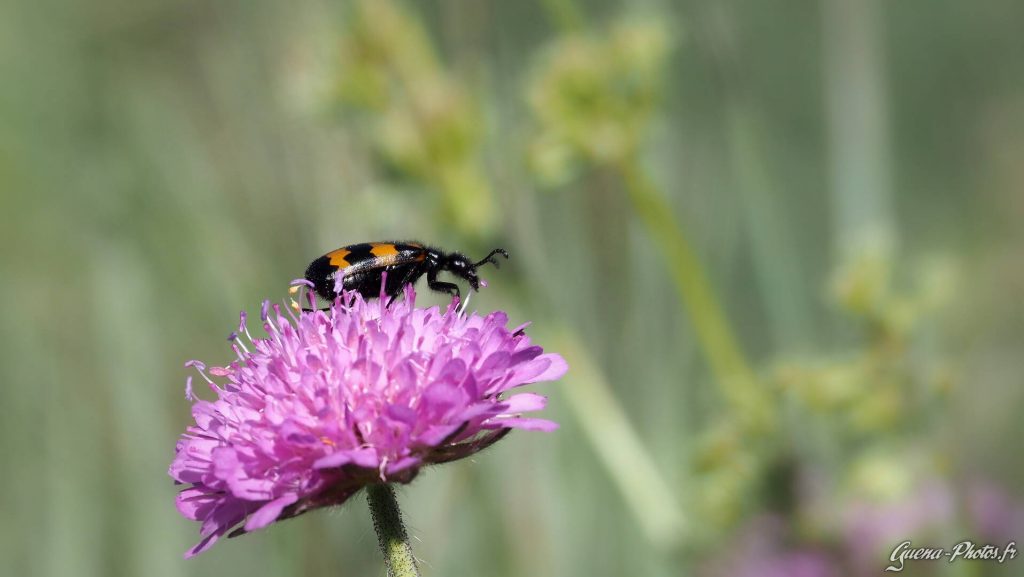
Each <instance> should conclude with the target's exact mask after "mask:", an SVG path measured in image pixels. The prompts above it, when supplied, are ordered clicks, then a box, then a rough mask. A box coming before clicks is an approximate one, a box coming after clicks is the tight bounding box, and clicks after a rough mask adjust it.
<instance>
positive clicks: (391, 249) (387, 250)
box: [370, 242, 398, 256]
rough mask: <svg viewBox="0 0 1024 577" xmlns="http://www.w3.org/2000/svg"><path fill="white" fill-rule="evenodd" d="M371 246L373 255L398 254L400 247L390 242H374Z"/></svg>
mask: <svg viewBox="0 0 1024 577" xmlns="http://www.w3.org/2000/svg"><path fill="white" fill-rule="evenodd" d="M371 246H372V247H373V248H371V249H370V254H372V255H373V256H389V255H396V254H398V249H397V248H395V245H393V244H391V243H389V242H384V243H373V244H372V245H371Z"/></svg>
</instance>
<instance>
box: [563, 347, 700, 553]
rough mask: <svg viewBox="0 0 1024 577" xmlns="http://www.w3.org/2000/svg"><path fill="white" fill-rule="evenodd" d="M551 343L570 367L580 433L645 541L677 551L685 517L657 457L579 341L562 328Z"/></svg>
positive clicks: (569, 382)
mask: <svg viewBox="0 0 1024 577" xmlns="http://www.w3.org/2000/svg"><path fill="white" fill-rule="evenodd" d="M551 341H552V342H553V343H554V344H555V346H556V348H557V349H558V350H559V351H561V352H562V355H563V356H564V357H565V359H566V360H567V361H568V362H569V365H570V366H571V367H572V371H571V372H570V373H569V375H567V376H566V378H565V384H566V386H565V391H566V395H567V396H568V400H569V403H568V404H569V407H570V408H571V409H572V411H573V413H574V414H575V416H576V419H577V420H578V421H579V423H580V424H581V425H582V427H583V432H584V433H585V434H586V436H587V438H588V439H589V440H590V443H591V445H593V447H594V450H595V451H596V452H597V455H598V457H599V458H600V459H601V462H603V463H604V465H605V467H606V468H607V469H608V471H609V472H610V473H611V476H612V480H613V481H614V482H615V484H616V485H617V486H618V488H619V490H620V491H622V494H623V496H624V497H625V499H626V502H627V503H628V505H629V508H630V510H631V511H632V512H633V513H634V515H635V516H636V519H637V521H638V522H639V523H640V526H641V527H642V528H643V530H644V533H645V535H646V536H647V538H648V539H649V540H650V541H651V542H652V543H655V544H656V545H658V546H659V547H662V548H663V549H672V548H675V547H676V546H678V545H679V544H680V542H681V538H682V537H683V533H684V531H685V529H686V525H687V524H686V519H685V517H684V515H683V512H682V508H681V506H680V504H679V501H678V500H677V499H676V497H675V495H674V493H673V492H672V490H671V489H670V488H669V485H668V483H666V482H665V479H664V477H663V476H662V474H661V473H660V472H659V471H658V468H657V467H656V466H655V459H654V458H653V456H652V455H651V454H650V452H649V451H648V450H647V447H646V446H645V445H644V443H643V442H642V441H641V440H640V437H639V436H638V435H637V433H636V430H635V429H634V428H633V426H632V425H631V424H630V422H629V417H627V416H626V413H625V411H624V410H623V409H622V406H621V404H620V403H619V402H618V400H617V399H616V398H615V395H614V394H613V393H612V388H611V386H610V385H609V384H608V382H607V380H606V379H605V378H604V375H603V374H602V371H601V369H600V368H598V366H597V364H596V363H595V362H594V360H593V359H592V358H591V357H590V355H589V354H588V353H587V350H586V347H585V346H583V344H582V343H581V342H580V339H579V337H578V336H577V335H575V334H574V333H573V332H571V331H569V330H567V329H562V330H561V331H559V332H557V333H555V334H554V335H553V338H552V339H551Z"/></svg>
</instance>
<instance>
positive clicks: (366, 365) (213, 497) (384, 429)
mask: <svg viewBox="0 0 1024 577" xmlns="http://www.w3.org/2000/svg"><path fill="white" fill-rule="evenodd" d="M415 296H416V294H415V291H413V289H412V287H407V288H406V292H405V299H403V300H397V301H395V302H394V303H392V305H391V306H390V307H386V306H384V305H385V303H386V302H387V299H386V298H384V299H373V300H368V301H367V300H364V299H362V297H360V296H359V295H357V294H345V295H344V297H343V298H340V299H338V300H336V301H335V302H334V304H333V305H332V306H331V307H330V309H328V310H327V311H313V312H301V313H297V314H293V313H292V312H291V310H288V309H285V310H286V312H287V316H286V315H285V314H282V312H281V307H280V306H278V305H275V306H274V307H273V313H272V314H271V311H270V307H269V305H268V303H264V306H263V310H262V314H261V315H260V316H261V319H262V320H263V329H264V330H265V331H266V333H267V335H268V338H253V337H251V336H250V335H249V333H248V330H247V328H246V326H245V313H242V321H241V326H240V328H239V332H240V333H241V334H242V335H243V336H244V337H245V339H244V340H248V341H250V342H251V349H250V348H249V347H247V346H246V345H245V343H244V340H243V339H241V338H237V339H235V338H233V344H232V346H233V348H234V350H235V353H236V355H237V357H238V358H237V360H235V361H232V362H231V364H230V365H228V366H226V367H212V368H210V369H209V371H208V372H209V374H211V375H213V376H214V377H220V378H221V379H222V380H224V381H226V382H224V383H222V384H221V383H216V382H214V381H213V380H211V379H210V378H209V377H208V376H207V371H206V370H205V366H204V365H203V364H202V363H200V362H198V361H190V362H189V363H187V364H188V365H190V366H194V367H196V368H197V369H199V371H200V374H202V376H203V377H204V378H206V380H207V381H208V382H209V383H210V387H211V388H212V389H213V390H214V391H215V392H216V394H217V400H215V401H212V402H210V401H203V400H196V401H195V403H194V404H193V406H192V415H193V417H194V418H195V424H194V425H192V426H190V427H188V429H187V431H186V433H185V434H184V435H183V436H182V438H181V440H180V441H179V442H178V445H177V449H176V456H175V458H174V462H173V463H171V467H170V470H169V473H170V475H171V477H173V478H174V479H175V481H177V482H179V483H185V484H188V485H190V486H189V487H188V488H186V489H183V490H182V491H181V492H180V493H179V494H178V498H177V506H178V510H179V511H180V512H181V514H182V515H184V516H185V517H187V518H189V519H192V520H195V521H199V522H201V523H202V526H201V529H200V534H201V536H202V540H201V541H200V542H199V543H198V544H197V545H195V546H194V547H193V548H192V549H190V550H189V551H188V552H187V553H186V557H191V556H193V555H196V554H198V553H201V552H202V551H205V550H206V549H208V548H209V547H211V546H212V545H213V544H214V543H215V542H216V541H217V540H218V539H219V538H220V537H221V536H223V535H224V534H225V533H228V532H229V531H232V529H234V531H232V532H231V534H230V535H229V536H235V535H238V534H242V533H245V532H249V531H254V530H256V529H261V528H263V527H266V526H267V525H269V524H270V523H272V522H274V521H276V520H280V519H286V518H289V517H294V516H296V515H300V514H302V513H305V512H307V511H310V510H313V509H317V508H320V507H327V506H330V505H337V504H340V503H342V502H344V501H345V500H346V499H348V498H349V497H351V496H352V495H353V494H354V493H355V492H357V491H358V490H359V489H360V488H361V487H363V486H364V485H367V484H370V483H379V482H397V483H408V482H410V481H411V480H412V479H413V478H414V477H415V476H416V474H417V472H418V471H419V469H420V468H421V467H423V466H425V465H428V464H431V463H445V462H448V461H454V460H455V459H461V458H463V457H466V456H469V455H472V454H474V453H476V452H478V451H480V450H482V449H484V448H486V447H488V446H490V445H491V444H493V443H494V442H495V441H497V440H499V439H500V438H501V437H503V436H504V435H505V434H506V433H508V432H509V431H510V430H511V429H513V428H519V429H527V430H537V431H551V430H554V429H555V428H557V427H558V425H557V424H556V423H553V422H551V421H546V420H543V419H537V418H527V417H522V416H521V413H526V412H531V411H537V410H540V409H542V408H544V406H545V404H546V401H547V399H546V398H545V397H542V396H540V395H537V394H534V393H520V394H514V395H508V396H505V393H506V392H507V391H509V390H510V389H513V388H515V387H518V386H521V385H525V384H527V383H534V382H538V381H550V380H554V379H558V378H559V377H561V376H562V375H563V374H564V373H565V371H566V369H567V368H568V367H567V365H566V363H565V361H564V360H563V359H562V357H560V356H558V355H556V354H544V353H543V350H542V349H541V348H540V347H538V346H534V345H531V344H530V339H529V337H527V336H526V334H525V333H524V329H525V327H526V325H523V326H520V327H518V328H514V329H508V328H506V325H507V323H508V317H507V316H506V315H505V313H503V312H494V313H491V314H489V315H487V316H483V317H482V316H479V315H477V314H475V313H474V314H470V315H465V314H462V313H461V312H460V311H458V310H457V309H456V304H457V302H454V301H453V303H452V305H451V306H449V307H448V309H447V310H446V311H445V312H443V313H442V312H441V311H440V310H439V309H438V307H432V308H429V309H423V308H416V307H415ZM186 396H187V397H188V398H189V399H194V396H193V395H192V388H191V379H189V384H188V385H187V386H186ZM236 527H237V528H236Z"/></svg>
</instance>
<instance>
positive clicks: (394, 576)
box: [366, 483, 420, 577]
mask: <svg viewBox="0 0 1024 577" xmlns="http://www.w3.org/2000/svg"><path fill="white" fill-rule="evenodd" d="M366 500H367V502H369V504H370V514H371V515H372V516H373V528H374V530H376V531H377V541H378V542H379V543H380V551H381V553H383V554H384V563H385V564H386V565H387V567H388V577H419V574H420V572H419V570H418V569H416V558H415V557H413V554H412V547H410V546H409V535H408V534H407V533H406V532H405V525H404V524H402V512H401V510H400V509H399V508H398V499H397V498H396V497H395V490H394V489H392V488H391V485H389V484H386V483H374V484H372V485H369V486H368V487H367V488H366Z"/></svg>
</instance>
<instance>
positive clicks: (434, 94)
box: [338, 0, 495, 235]
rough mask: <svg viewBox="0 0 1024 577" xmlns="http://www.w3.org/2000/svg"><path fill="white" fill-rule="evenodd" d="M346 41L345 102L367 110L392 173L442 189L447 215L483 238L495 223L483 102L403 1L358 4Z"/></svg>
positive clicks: (341, 89)
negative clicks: (484, 160) (485, 166)
mask: <svg viewBox="0 0 1024 577" xmlns="http://www.w3.org/2000/svg"><path fill="white" fill-rule="evenodd" d="M351 16H352V18H351V24H350V25H349V27H348V29H347V31H346V34H345V36H344V37H343V41H342V49H341V65H340V71H339V74H338V99H339V101H340V102H341V104H343V105H344V106H345V107H346V109H348V110H351V111H356V112H360V113H362V116H363V119H364V120H366V121H368V124H369V126H368V127H367V130H366V132H367V133H368V134H372V135H374V137H375V139H376V142H375V145H376V147H375V150H376V152H377V153H378V155H379V159H380V160H381V161H382V163H383V164H384V165H385V166H386V167H387V168H388V169H390V170H391V171H393V174H397V175H400V176H402V177H404V178H406V179H408V180H410V181H414V182H416V183H419V184H422V185H425V186H427V187H430V188H432V189H434V190H436V191H438V192H440V193H441V201H442V202H441V206H442V207H443V211H442V216H443V217H445V219H446V220H447V221H448V222H450V223H452V224H454V225H455V226H456V227H458V228H459V229H460V230H462V231H463V232H466V233H470V234H474V235H480V234H483V233H485V232H486V229H487V228H488V227H489V226H490V225H491V224H492V223H493V222H494V214H495V212H494V210H493V198H492V195H491V191H490V187H489V185H488V182H487V178H486V177H485V175H484V174H483V171H482V169H481V164H480V158H479V153H480V149H481V147H482V146H483V136H484V131H483V129H482V127H483V124H484V115H483V113H482V111H481V106H480V103H479V102H478V99H477V98H475V97H474V95H473V94H472V93H471V91H470V90H468V89H467V87H466V83H465V82H461V81H460V80H459V79H458V78H457V77H456V75H455V74H453V73H452V72H451V71H450V70H448V69H446V68H445V67H444V66H443V64H442V62H441V61H440V59H439V58H438V57H437V55H436V53H435V50H434V48H433V46H432V45H431V42H430V38H429V36H428V35H427V32H426V30H424V27H423V26H422V24H421V23H420V22H419V20H418V19H417V18H416V17H415V15H414V14H413V13H412V12H411V11H410V10H408V9H407V8H405V7H404V6H403V5H402V3H401V2H395V1H392V0H362V1H360V2H357V3H356V4H355V6H354V9H353V11H352V14H351Z"/></svg>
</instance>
